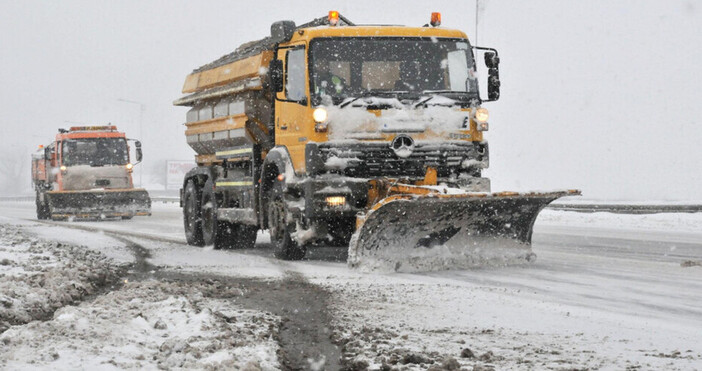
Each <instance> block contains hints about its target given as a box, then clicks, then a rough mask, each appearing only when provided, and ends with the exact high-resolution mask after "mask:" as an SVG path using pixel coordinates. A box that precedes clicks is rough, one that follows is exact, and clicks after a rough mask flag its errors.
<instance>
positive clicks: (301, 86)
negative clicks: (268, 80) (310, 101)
mask: <svg viewBox="0 0 702 371" xmlns="http://www.w3.org/2000/svg"><path fill="white" fill-rule="evenodd" d="M285 65H286V66H287V68H286V70H285V97H286V98H287V99H289V100H292V101H296V102H300V103H302V102H304V101H305V49H304V48H299V49H291V50H289V51H288V53H287V54H286V56H285Z"/></svg>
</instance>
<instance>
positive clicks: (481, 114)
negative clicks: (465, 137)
mask: <svg viewBox="0 0 702 371" xmlns="http://www.w3.org/2000/svg"><path fill="white" fill-rule="evenodd" d="M488 118H490V114H489V113H488V110H487V108H482V107H481V108H478V109H477V110H475V121H477V122H478V124H482V123H485V122H487V120H488Z"/></svg>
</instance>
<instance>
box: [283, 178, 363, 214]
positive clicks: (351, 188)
mask: <svg viewBox="0 0 702 371" xmlns="http://www.w3.org/2000/svg"><path fill="white" fill-rule="evenodd" d="M288 186H289V187H290V185H288ZM368 187H369V184H368V180H367V179H355V178H347V177H339V176H333V177H331V176H330V177H327V176H319V177H315V178H309V179H307V180H305V181H304V182H302V183H300V184H299V185H298V186H297V187H295V186H293V187H291V188H293V189H294V190H293V192H292V193H298V194H299V195H300V196H301V198H302V199H303V200H304V204H301V203H299V202H297V201H293V202H291V203H289V204H288V206H289V207H290V210H291V211H292V212H293V213H298V214H299V215H301V216H304V217H305V219H307V220H315V219H339V218H350V217H355V216H356V213H358V212H359V211H364V210H365V209H366V206H367V204H368ZM295 188H296V189H295ZM338 196H343V197H344V198H345V202H344V203H343V204H342V205H335V206H332V205H329V204H328V203H327V197H338Z"/></svg>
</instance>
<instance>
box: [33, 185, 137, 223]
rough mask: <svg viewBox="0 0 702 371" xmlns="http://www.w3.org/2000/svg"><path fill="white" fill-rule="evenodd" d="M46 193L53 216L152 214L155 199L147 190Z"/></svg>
mask: <svg viewBox="0 0 702 371" xmlns="http://www.w3.org/2000/svg"><path fill="white" fill-rule="evenodd" d="M46 195H47V197H48V201H49V210H50V212H51V217H52V218H53V219H61V218H69V217H77V218H102V217H119V216H123V217H131V216H135V215H151V198H150V197H149V194H148V193H147V192H146V190H144V189H115V190H111V189H107V190H91V191H57V192H47V194H46Z"/></svg>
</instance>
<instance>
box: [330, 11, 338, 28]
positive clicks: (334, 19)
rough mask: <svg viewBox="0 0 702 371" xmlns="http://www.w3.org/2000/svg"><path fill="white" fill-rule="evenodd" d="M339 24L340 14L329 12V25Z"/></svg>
mask: <svg viewBox="0 0 702 371" xmlns="http://www.w3.org/2000/svg"><path fill="white" fill-rule="evenodd" d="M338 24H339V12H338V11H336V10H330V11H329V25H331V26H336V25H338Z"/></svg>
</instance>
